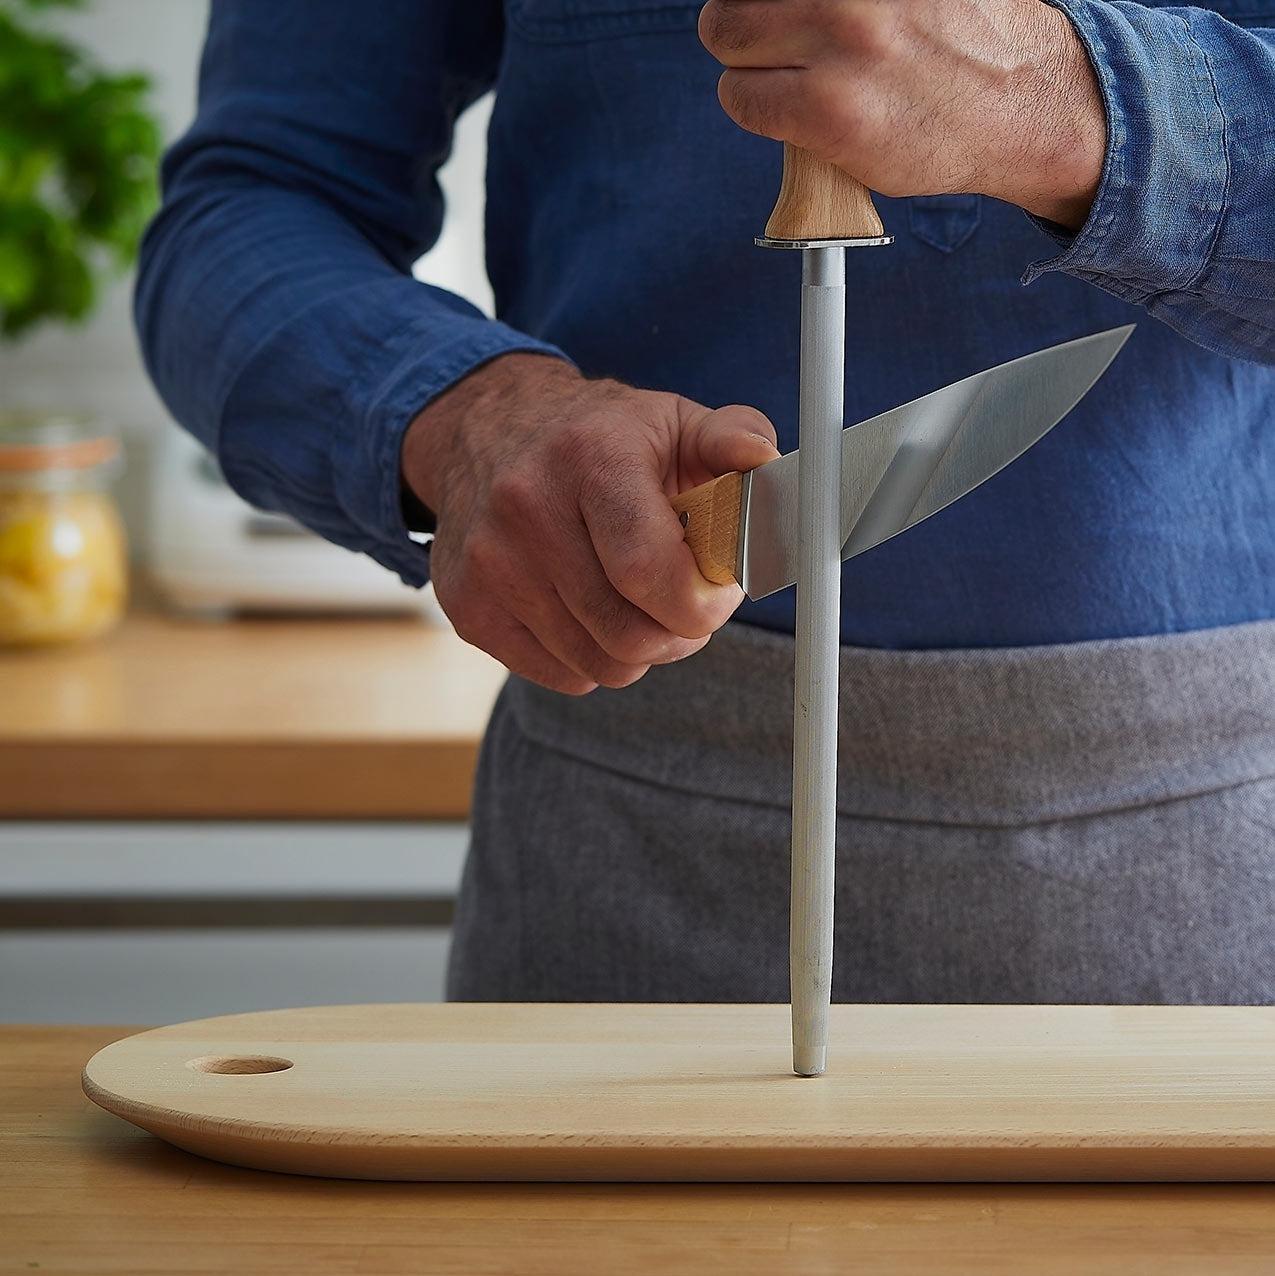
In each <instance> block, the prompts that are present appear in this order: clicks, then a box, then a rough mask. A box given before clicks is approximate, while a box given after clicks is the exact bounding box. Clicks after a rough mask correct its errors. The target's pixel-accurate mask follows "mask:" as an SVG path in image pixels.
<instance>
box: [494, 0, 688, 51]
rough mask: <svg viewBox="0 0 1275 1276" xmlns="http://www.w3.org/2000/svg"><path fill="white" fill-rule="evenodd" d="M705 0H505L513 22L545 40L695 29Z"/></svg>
mask: <svg viewBox="0 0 1275 1276" xmlns="http://www.w3.org/2000/svg"><path fill="white" fill-rule="evenodd" d="M702 7H703V0H505V13H506V16H507V18H508V20H509V25H510V26H511V27H512V28H513V29H514V30H516V31H518V32H519V33H520V34H521V35H523V36H525V37H527V38H528V39H532V40H539V41H542V42H545V43H563V42H567V41H572V40H597V39H602V38H605V37H607V36H625V35H637V34H640V33H642V32H656V31H680V30H687V29H691V28H693V27H694V26H695V25H696V22H697V21H698V19H699V11H700V9H701V8H702Z"/></svg>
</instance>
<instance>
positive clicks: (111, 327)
mask: <svg viewBox="0 0 1275 1276" xmlns="http://www.w3.org/2000/svg"><path fill="white" fill-rule="evenodd" d="M260 2H261V3H269V0H260ZM207 10H208V5H207V0H89V3H88V5H87V7H86V9H84V10H82V11H78V12H75V11H72V12H68V13H64V14H57V15H56V17H57V21H58V24H59V25H60V26H61V27H62V28H63V29H64V30H65V31H66V32H67V34H69V35H70V36H72V37H73V38H75V39H77V40H78V41H80V42H81V43H82V44H84V45H86V46H87V47H89V48H91V49H92V50H93V52H94V53H95V54H96V55H97V57H98V58H100V59H101V60H102V61H103V62H104V63H106V64H107V65H109V66H112V67H118V68H136V67H140V68H142V69H144V70H146V71H147V72H148V73H149V74H150V75H151V76H152V77H153V79H154V81H155V97H154V105H155V107H156V109H157V110H158V111H159V113H160V115H161V117H162V119H163V123H164V130H165V135H166V137H167V138H168V139H170V140H171V139H172V138H174V137H176V136H177V135H178V134H179V133H180V132H181V131H182V129H183V128H184V127H185V126H186V124H187V123H188V122H189V120H190V118H191V115H192V114H193V112H194V105H195V81H196V75H197V70H198V63H199V51H200V46H201V44H202V40H203V32H204V25H205V22H206V20H207ZM486 118H487V109H486V106H485V104H484V105H480V106H479V107H478V108H476V109H475V110H474V111H471V112H470V113H469V114H468V115H466V117H465V118H464V119H463V120H462V121H461V125H460V128H459V130H458V136H457V143H456V154H455V155H454V157H453V159H452V162H451V163H450V164H449V165H448V166H447V169H445V170H444V173H443V184H444V188H445V190H446V191H447V193H448V203H449V210H450V211H449V216H448V221H447V225H446V227H445V228H444V232H443V237H442V239H441V240H440V242H439V244H438V245H437V246H436V247H435V249H434V251H433V252H431V253H430V254H429V255H428V256H427V257H426V258H424V259H423V260H422V262H421V263H420V264H419V265H418V268H417V272H416V273H417V275H418V277H421V278H425V279H428V280H429V281H430V282H434V283H440V284H442V285H443V286H445V287H449V288H452V289H454V290H456V291H459V292H461V293H463V294H464V295H465V296H467V297H469V298H470V299H471V300H474V301H475V302H476V303H477V304H479V305H481V306H483V307H484V308H485V309H489V308H490V304H491V300H490V290H489V289H488V286H487V281H486V277H485V275H484V272H483V267H482V173H483V164H484V137H485V133H486ZM131 290H132V280H131V278H127V279H121V280H119V281H117V282H116V283H115V284H113V285H112V286H111V287H110V289H109V291H108V292H107V294H106V296H105V300H104V303H103V305H102V307H101V309H100V310H99V311H98V312H97V313H96V314H95V315H94V317H93V318H92V319H91V320H90V321H89V322H88V323H87V324H86V325H84V326H82V327H74V328H71V327H61V326H56V327H55V326H48V325H46V326H45V327H43V328H41V329H39V330H37V331H36V332H35V333H33V334H31V335H30V336H29V337H28V338H27V339H26V340H24V341H22V342H20V343H18V344H17V345H12V344H9V345H3V344H0V407H3V406H23V407H52V408H57V409H61V410H72V411H81V412H91V413H97V414H100V415H102V416H104V417H106V418H107V419H109V420H110V421H111V422H113V423H114V424H115V425H116V426H117V427H118V428H119V429H120V430H121V431H122V432H123V434H124V437H125V443H126V446H127V449H128V460H129V467H128V473H127V476H126V478H125V480H124V482H123V484H122V486H121V493H120V494H121V500H122V502H123V504H124V508H125V516H126V518H127V520H128V522H129V524H130V527H131V529H132V531H133V534H134V544H135V547H136V546H140V545H142V544H143V543H144V531H145V529H144V526H143V522H144V518H143V511H144V509H145V504H146V502H145V500H144V495H143V489H144V484H145V482H146V481H147V465H146V447H147V441H148V439H149V438H150V437H152V436H153V435H154V433H155V431H157V430H160V429H164V428H170V422H169V418H168V415H167V413H166V412H165V410H164V407H163V405H162V404H161V403H160V401H159V399H158V398H157V397H156V395H155V393H154V391H153V390H152V389H151V387H150V385H149V383H148V382H147V380H146V376H145V373H144V372H143V371H142V367H141V360H140V356H139V354H138V350H137V343H136V339H135V337H134V335H133V327H132V320H131V316H130V296H131Z"/></svg>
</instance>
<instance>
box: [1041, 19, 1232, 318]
mask: <svg viewBox="0 0 1275 1276" xmlns="http://www.w3.org/2000/svg"><path fill="white" fill-rule="evenodd" d="M1048 2H1049V3H1050V4H1052V5H1053V6H1054V7H1055V8H1057V9H1060V10H1062V12H1063V13H1064V14H1066V16H1067V17H1068V18H1069V19H1070V21H1071V23H1072V25H1073V27H1075V29H1076V32H1077V34H1078V35H1079V37H1080V40H1081V42H1082V43H1083V44H1084V46H1085V50H1086V51H1087V53H1088V55H1089V60H1090V62H1091V63H1092V64H1093V68H1094V71H1095V73H1096V75H1097V78H1098V84H1099V87H1100V89H1101V91H1102V98H1103V103H1104V105H1105V108H1106V114H1107V153H1106V158H1105V161H1104V164H1103V171H1102V178H1101V181H1100V183H1099V186H1098V193H1097V195H1096V197H1095V199H1094V203H1093V207H1092V208H1091V209H1090V212H1089V217H1088V219H1087V220H1086V222H1085V224H1084V226H1083V227H1082V228H1081V229H1080V230H1079V231H1078V232H1077V233H1076V234H1074V235H1071V234H1069V233H1068V232H1067V231H1066V230H1065V229H1064V228H1063V227H1061V226H1057V225H1055V224H1053V223H1051V222H1046V221H1042V220H1041V219H1040V218H1036V217H1033V218H1032V221H1034V222H1035V223H1036V225H1037V226H1039V227H1040V229H1041V230H1043V231H1044V232H1045V234H1047V235H1049V236H1050V237H1051V238H1052V239H1053V240H1054V241H1055V242H1056V243H1057V244H1058V245H1059V247H1060V251H1059V252H1058V253H1057V254H1056V255H1055V256H1053V257H1049V258H1045V259H1043V260H1041V261H1037V262H1033V263H1032V265H1031V266H1030V267H1028V269H1027V272H1026V273H1025V274H1024V276H1023V283H1025V284H1029V283H1032V282H1033V281H1034V280H1036V279H1038V278H1039V277H1040V276H1041V275H1043V274H1046V273H1047V272H1049V271H1055V270H1057V271H1064V272H1066V273H1067V274H1070V275H1075V276H1077V277H1078V278H1081V279H1085V280H1088V281H1089V282H1091V283H1093V284H1096V285H1097V286H1099V287H1101V288H1103V289H1105V290H1106V291H1107V292H1110V293H1112V294H1113V295H1115V296H1117V297H1119V298H1121V299H1122V300H1124V301H1129V302H1133V303H1134V304H1137V305H1145V304H1147V302H1148V301H1149V300H1151V299H1152V298H1154V297H1156V296H1158V295H1161V294H1164V293H1174V292H1185V291H1189V290H1190V288H1191V287H1192V285H1193V284H1194V283H1195V282H1196V280H1198V279H1199V277H1200V275H1201V274H1202V273H1203V272H1204V271H1205V269H1206V268H1207V267H1208V265H1209V262H1210V260H1211V258H1212V254H1213V251H1214V248H1215V246H1216V243H1217V239H1218V235H1219V232H1220V228H1221V224H1222V213H1223V209H1224V207H1225V204H1226V197H1227V189H1228V178H1229V170H1228V161H1227V151H1226V130H1225V117H1224V114H1223V111H1222V108H1221V105H1220V103H1219V98H1218V90H1217V86H1216V84H1215V82H1214V78H1213V74H1212V70H1211V68H1210V66H1209V62H1208V58H1207V57H1206V55H1205V53H1204V50H1203V49H1202V48H1201V47H1200V46H1199V44H1198V43H1197V42H1196V41H1195V39H1194V38H1193V37H1192V34H1191V29H1190V26H1189V24H1188V23H1187V22H1186V20H1185V19H1184V18H1183V17H1182V15H1181V14H1176V13H1173V12H1170V11H1164V10H1155V9H1149V8H1146V7H1145V6H1143V5H1140V4H1131V3H1107V2H1105V0H1048Z"/></svg>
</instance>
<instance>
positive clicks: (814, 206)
mask: <svg viewBox="0 0 1275 1276" xmlns="http://www.w3.org/2000/svg"><path fill="white" fill-rule="evenodd" d="M884 233H885V231H884V229H883V227H882V225H881V218H880V217H878V216H877V210H876V208H875V206H874V205H873V203H872V193H871V191H869V190H868V188H867V187H866V186H864V184H863V183H862V182H860V181H857V180H856V179H855V178H853V177H851V176H850V174H849V173H847V172H846V171H845V170H844V169H840V168H838V167H837V166H836V165H835V164H829V163H828V162H827V161H826V160H821V159H819V158H818V157H816V156H814V155H812V154H811V153H810V152H809V151H803V150H802V149H801V148H800V147H797V146H793V145H791V144H790V143H788V142H785V143H784V178H783V183H782V184H781V185H780V188H779V198H778V199H777V200H776V201H775V207H774V210H773V211H772V212H771V214H770V220H769V221H768V222H767V223H766V237H767V238H768V239H876V238H879V237H880V236H881V235H883V234H884Z"/></svg>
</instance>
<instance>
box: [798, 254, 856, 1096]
mask: <svg viewBox="0 0 1275 1276" xmlns="http://www.w3.org/2000/svg"><path fill="white" fill-rule="evenodd" d="M845 339H846V288H845V249H844V248H811V249H807V250H805V251H804V252H803V253H802V278H801V399H800V405H799V412H798V422H799V430H800V437H799V440H798V442H799V444H800V447H801V454H800V460H799V461H798V469H797V524H798V531H797V624H796V670H795V696H794V705H793V788H792V918H791V931H790V941H789V977H790V981H791V988H792V1053H793V1065H792V1066H793V1071H794V1072H796V1073H797V1074H798V1075H799V1076H803V1077H817V1076H819V1075H820V1073H822V1072H823V1071H824V1068H825V1067H826V1065H827V1053H828V1006H829V1003H830V1002H831V1000H832V938H833V887H834V874H835V866H836V844H837V675H838V658H839V655H840V633H841V516H840V503H841V427H842V423H843V422H842V418H843V415H844V412H843V409H844V398H845Z"/></svg>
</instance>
